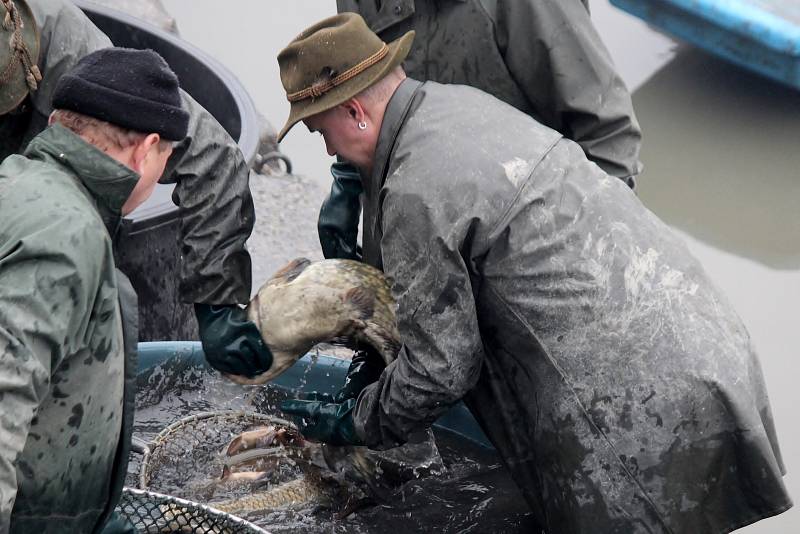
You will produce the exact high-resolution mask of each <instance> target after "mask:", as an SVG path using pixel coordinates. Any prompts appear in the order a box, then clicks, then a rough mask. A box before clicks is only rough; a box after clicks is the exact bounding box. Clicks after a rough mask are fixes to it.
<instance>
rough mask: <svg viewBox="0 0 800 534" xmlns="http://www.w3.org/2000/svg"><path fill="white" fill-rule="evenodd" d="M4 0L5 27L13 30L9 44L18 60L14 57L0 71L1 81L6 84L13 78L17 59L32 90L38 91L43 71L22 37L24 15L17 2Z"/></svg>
mask: <svg viewBox="0 0 800 534" xmlns="http://www.w3.org/2000/svg"><path fill="white" fill-rule="evenodd" d="M0 1H2V2H3V7H5V8H6V16H5V18H4V19H3V29H5V30H7V31H13V33H12V34H11V39H10V40H9V43H8V46H9V48H11V50H12V51H13V53H14V56H15V57H16V61H14V59H12V60H11V61H9V62H8V65H6V66H5V68H4V69H3V72H2V73H0V83H2V84H6V83H8V82H9V80H10V79H11V76H12V74H13V73H14V71H15V68H16V66H17V61H19V62H20V63H22V68H23V72H24V73H25V83H27V84H28V88H29V89H30V90H31V91H36V90H37V89H38V88H39V82H41V81H42V73H41V72H40V71H39V67H37V66H36V63H34V61H33V60H32V59H31V53H30V50H28V46H27V45H26V44H25V41H24V39H23V38H22V28H24V27H25V24H24V23H23V22H22V16H20V14H19V10H18V9H17V6H16V4H14V2H13V1H12V0H0Z"/></svg>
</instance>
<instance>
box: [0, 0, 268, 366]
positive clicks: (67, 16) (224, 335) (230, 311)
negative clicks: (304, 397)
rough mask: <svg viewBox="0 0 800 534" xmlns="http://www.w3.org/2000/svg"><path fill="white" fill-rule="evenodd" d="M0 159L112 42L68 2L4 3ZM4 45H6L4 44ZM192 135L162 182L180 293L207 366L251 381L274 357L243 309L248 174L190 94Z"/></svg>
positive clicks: (17, 147)
mask: <svg viewBox="0 0 800 534" xmlns="http://www.w3.org/2000/svg"><path fill="white" fill-rule="evenodd" d="M0 20H3V23H2V26H0V37H2V40H1V42H2V43H3V45H2V46H0V81H2V82H3V83H2V84H0V158H4V157H5V156H8V155H10V154H14V153H19V152H21V151H23V150H24V149H25V147H26V145H27V144H28V142H29V141H30V140H31V139H32V138H33V137H34V136H35V135H37V134H38V133H39V132H41V131H42V130H43V129H44V128H45V127H46V125H47V119H48V117H49V115H50V113H51V112H52V104H51V101H52V96H53V91H54V89H55V87H56V86H57V84H58V82H59V80H60V79H61V77H62V76H63V75H64V74H65V73H66V72H68V71H69V70H70V69H71V68H72V67H73V66H74V65H75V64H76V63H77V62H78V61H79V60H80V59H81V58H82V57H84V56H85V55H87V54H89V53H91V52H93V51H96V50H99V49H101V48H107V47H109V46H111V41H110V40H109V39H108V37H106V36H105V35H104V34H103V33H102V32H101V31H100V30H98V29H97V27H95V26H94V24H92V23H91V21H89V19H88V18H86V16H85V15H84V14H83V13H82V12H81V11H80V10H79V9H78V8H77V7H75V6H74V5H73V4H72V3H70V2H68V1H66V0H27V1H25V0H0ZM6 43H8V46H6ZM182 98H183V106H184V107H185V109H187V110H188V111H189V114H190V117H191V120H190V122H189V133H188V135H187V136H186V137H185V138H184V139H183V140H182V141H181V142H179V143H176V144H175V146H174V150H173V152H172V156H171V157H170V159H169V162H168V164H167V168H166V170H165V172H164V175H163V177H162V178H161V182H163V183H175V184H176V185H175V190H174V192H173V195H172V196H173V201H175V203H176V204H177V205H178V206H179V209H180V211H179V215H180V221H181V223H180V231H179V240H180V243H178V244H176V245H179V246H180V250H181V260H180V263H179V272H177V273H175V274H174V275H173V276H177V277H178V278H179V292H180V295H181V298H182V300H183V301H184V302H186V303H190V304H191V303H193V304H194V308H195V313H196V316H197V320H198V325H199V331H200V338H201V341H202V342H203V349H204V352H205V354H206V357H207V359H208V361H209V363H210V364H211V365H212V366H213V367H215V368H217V369H219V370H220V371H223V372H227V373H232V374H237V375H245V376H255V375H257V374H259V373H261V372H263V371H265V370H266V369H268V368H269V366H270V364H271V354H270V353H269V349H268V348H267V347H266V346H265V345H264V344H263V342H262V340H261V337H260V335H259V334H258V330H257V328H256V327H255V325H253V324H252V323H251V322H250V321H248V320H247V317H246V315H245V313H244V310H243V309H242V308H241V307H240V305H241V304H246V303H247V302H248V301H249V299H250V290H251V266H250V256H249V254H248V252H247V250H246V248H245V241H246V240H247V238H248V237H249V235H250V233H251V231H252V228H253V224H254V220H255V215H254V209H253V200H252V197H251V195H250V190H249V185H248V184H249V169H248V167H247V164H246V162H245V160H244V157H243V155H242V153H241V151H240V150H239V147H238V146H237V145H236V142H235V141H234V140H233V139H231V137H230V135H228V133H227V132H225V130H224V129H223V128H222V126H221V125H220V124H219V123H218V122H217V121H216V120H215V119H214V118H213V117H212V116H211V115H210V114H209V113H208V112H207V111H206V110H205V109H203V108H202V107H201V106H200V105H199V104H198V103H197V102H195V101H194V100H193V99H192V98H191V97H190V96H189V95H188V94H186V93H185V92H182Z"/></svg>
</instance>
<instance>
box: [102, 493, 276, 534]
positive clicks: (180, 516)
mask: <svg viewBox="0 0 800 534" xmlns="http://www.w3.org/2000/svg"><path fill="white" fill-rule="evenodd" d="M116 511H117V513H118V514H120V515H121V516H123V517H124V518H126V519H128V521H130V522H131V524H133V526H134V527H135V528H136V531H137V532H139V533H146V534H156V533H158V534H163V533H192V534H259V533H261V534H269V533H268V532H267V531H266V530H264V529H262V528H259V527H257V526H255V525H254V524H252V523H250V522H248V521H245V520H244V519H240V518H238V517H236V516H233V515H231V514H226V513H224V512H220V511H217V510H214V509H212V508H209V507H207V506H204V505H202V504H199V503H196V502H192V501H189V500H185V499H180V498H178V497H173V496H170V495H162V494H161V493H155V492H152V491H146V490H139V489H134V488H124V489H123V491H122V498H121V499H120V502H119V504H118V505H117V510H116Z"/></svg>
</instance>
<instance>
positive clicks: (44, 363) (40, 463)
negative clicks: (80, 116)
mask: <svg viewBox="0 0 800 534" xmlns="http://www.w3.org/2000/svg"><path fill="white" fill-rule="evenodd" d="M138 178H139V177H138V175H137V174H135V173H134V172H133V171H132V170H130V169H129V168H127V167H125V166H124V165H122V164H120V163H118V162H117V161H115V160H113V159H112V158H110V157H108V156H106V155H105V154H104V153H102V152H100V151H99V150H97V149H96V148H94V147H93V146H92V145H89V144H88V143H86V142H84V141H83V140H82V139H81V138H80V137H78V136H77V135H75V134H73V133H72V132H70V131H69V130H67V129H65V128H63V127H61V126H58V125H57V126H54V127H52V128H49V129H47V130H45V131H44V132H42V134H40V135H39V136H38V137H36V138H34V139H33V141H32V142H31V143H30V145H29V146H28V149H27V150H26V152H25V155H24V156H19V155H14V156H11V157H9V158H7V159H6V160H5V161H4V162H3V163H2V165H0V533H2V534H6V533H7V532H9V529H10V532H15V533H17V532H18V533H31V532H35V533H37V534H43V533H76V534H77V533H80V534H87V533H92V532H98V531H99V528H100V526H101V525H102V524H103V523H104V522H105V518H106V517H107V514H108V513H110V511H111V510H112V509H113V507H114V505H115V504H116V502H117V501H118V499H119V496H120V492H121V490H122V485H123V482H124V478H125V472H126V469H127V463H128V452H129V446H130V445H129V444H130V437H131V431H132V422H133V403H134V395H135V373H136V350H135V348H136V338H137V332H136V321H137V315H136V296H135V293H133V290H132V288H131V287H130V284H129V283H128V282H127V279H126V278H125V277H124V275H122V273H120V272H119V271H116V269H115V266H114V259H113V254H112V237H111V235H112V234H113V233H114V232H115V229H116V228H117V227H118V225H119V221H120V209H121V207H122V204H123V203H124V202H125V200H126V199H127V198H128V196H129V194H130V192H131V191H132V190H133V187H134V185H135V184H136V181H137V180H138ZM123 318H124V320H123ZM123 329H124V339H123ZM12 508H13V511H12Z"/></svg>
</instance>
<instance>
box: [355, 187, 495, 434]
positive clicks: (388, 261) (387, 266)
mask: <svg viewBox="0 0 800 534" xmlns="http://www.w3.org/2000/svg"><path fill="white" fill-rule="evenodd" d="M436 211H437V210H436V209H435V208H432V207H431V206H430V205H428V204H427V203H426V202H425V201H424V200H423V199H422V198H421V197H413V198H409V196H408V195H407V196H406V198H405V199H403V201H402V205H398V203H397V202H392V201H391V200H387V201H385V203H384V214H383V221H382V226H383V228H384V235H383V239H382V241H381V251H382V254H383V265H384V270H385V273H386V275H387V276H388V277H389V279H390V280H392V281H393V292H394V294H395V298H396V299H397V321H398V327H399V331H400V337H401V340H402V342H403V346H402V348H401V350H400V352H399V354H398V356H397V360H395V361H394V362H393V363H392V364H391V365H389V366H388V367H387V368H386V370H385V371H384V372H383V373H382V374H381V376H380V378H379V379H378V381H377V382H376V383H374V384H372V385H370V386H367V387H366V388H365V389H364V391H363V393H362V394H361V395H360V396H359V398H358V403H357V405H356V409H355V411H354V421H355V429H356V433H357V434H358V435H359V437H360V438H361V439H362V440H363V441H364V443H365V444H366V445H368V446H371V447H373V448H386V447H392V446H396V445H397V444H399V443H402V442H404V441H406V439H407V438H408V436H409V434H411V433H412V432H413V431H414V430H417V429H419V428H423V427H426V426H428V425H430V424H432V423H433V422H434V421H435V420H436V419H437V418H438V417H439V416H440V415H442V414H443V413H444V412H445V411H447V409H448V408H450V407H451V406H452V405H453V404H455V403H456V402H458V401H459V400H461V399H462V398H463V397H464V395H466V394H467V392H468V391H469V390H470V389H472V387H473V386H474V385H475V384H476V382H477V381H478V377H479V375H480V372H481V367H482V364H483V357H484V355H483V344H482V341H481V337H480V333H479V329H478V320H477V315H476V309H475V301H474V298H473V293H472V285H471V282H470V276H469V272H468V270H467V266H466V265H465V263H464V261H463V259H462V256H461V254H460V252H459V248H460V247H461V245H462V243H461V242H460V240H461V238H460V237H459V235H458V234H459V226H458V224H457V223H453V222H452V221H444V220H443V219H440V217H441V216H442V214H441V213H435V212H436ZM438 211H440V212H441V211H443V210H438ZM412 213H413V214H414V215H413V217H410V216H409V214H412ZM437 219H440V220H438V221H437Z"/></svg>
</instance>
